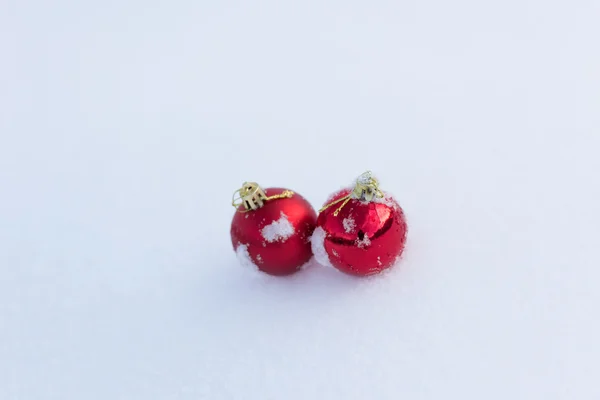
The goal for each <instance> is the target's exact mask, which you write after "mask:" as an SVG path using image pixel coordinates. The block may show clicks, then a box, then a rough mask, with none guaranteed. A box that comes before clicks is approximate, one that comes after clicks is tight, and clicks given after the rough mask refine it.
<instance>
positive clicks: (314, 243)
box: [310, 226, 333, 268]
mask: <svg viewBox="0 0 600 400" xmlns="http://www.w3.org/2000/svg"><path fill="white" fill-rule="evenodd" d="M326 236H327V232H325V230H324V229H323V228H321V227H320V226H318V227H317V228H316V229H315V231H314V233H313V235H312V237H311V239H310V242H311V247H312V251H313V254H314V255H315V260H317V262H318V263H319V264H321V265H323V266H325V267H332V268H333V265H331V261H329V255H328V254H327V251H326V250H325V237H326Z"/></svg>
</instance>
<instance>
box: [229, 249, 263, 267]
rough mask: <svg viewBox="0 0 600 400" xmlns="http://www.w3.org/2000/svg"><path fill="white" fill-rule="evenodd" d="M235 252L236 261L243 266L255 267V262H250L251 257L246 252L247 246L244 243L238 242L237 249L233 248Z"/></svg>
mask: <svg viewBox="0 0 600 400" xmlns="http://www.w3.org/2000/svg"><path fill="white" fill-rule="evenodd" d="M235 254H236V255H237V258H238V261H239V262H240V264H241V265H242V266H244V267H251V268H256V269H258V267H257V266H256V264H254V262H252V258H250V253H248V246H247V245H245V244H239V245H238V247H237V249H236V250H235Z"/></svg>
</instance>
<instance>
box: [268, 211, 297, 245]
mask: <svg viewBox="0 0 600 400" xmlns="http://www.w3.org/2000/svg"><path fill="white" fill-rule="evenodd" d="M295 232H296V230H295V229H294V225H292V223H291V222H290V220H289V219H288V218H287V215H285V214H284V213H283V212H282V213H281V217H280V218H279V219H278V220H277V221H273V222H271V223H270V224H269V225H267V226H265V227H264V228H263V229H262V231H261V234H262V237H263V238H264V239H265V240H266V241H267V242H269V243H272V242H283V243H285V241H286V240H288V239H289V238H290V237H291V236H292V235H293V234H294V233H295Z"/></svg>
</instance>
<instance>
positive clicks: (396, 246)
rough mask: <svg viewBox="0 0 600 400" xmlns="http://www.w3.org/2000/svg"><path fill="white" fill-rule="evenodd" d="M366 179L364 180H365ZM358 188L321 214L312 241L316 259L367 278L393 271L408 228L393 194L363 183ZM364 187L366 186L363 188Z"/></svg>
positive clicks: (346, 191)
mask: <svg viewBox="0 0 600 400" xmlns="http://www.w3.org/2000/svg"><path fill="white" fill-rule="evenodd" d="M363 177H364V175H362V176H361V178H363ZM361 178H359V180H358V181H357V185H356V186H355V187H354V188H348V189H343V190H341V191H339V192H337V193H334V194H333V195H332V196H331V197H330V201H329V202H328V204H327V205H326V206H325V207H324V209H322V210H321V213H320V214H319V217H318V219H317V228H316V229H315V232H314V234H313V237H312V247H313V252H314V254H315V258H316V259H317V261H318V262H319V263H320V264H322V265H331V266H333V267H335V268H337V269H339V270H340V271H342V272H345V273H348V274H351V275H357V276H366V275H374V274H377V273H380V272H381V271H383V270H385V269H387V268H390V267H392V266H393V265H394V264H395V263H396V262H397V260H398V259H399V257H400V256H401V255H402V252H403V251H404V245H405V243H406V234H407V229H408V227H407V224H406V219H405V217H404V213H403V211H402V208H401V207H400V205H399V204H398V203H397V202H396V200H395V199H394V198H393V197H392V196H391V195H389V194H386V193H384V192H381V191H380V190H379V188H378V187H377V181H376V180H375V179H374V178H372V177H371V176H370V175H369V176H368V178H369V179H372V181H370V182H372V183H374V186H372V187H371V190H369V188H368V186H369V185H366V186H365V185H364V182H368V181H367V180H365V179H363V181H362V183H363V184H361V181H360V179H361ZM361 185H362V186H361Z"/></svg>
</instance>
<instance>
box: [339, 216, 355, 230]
mask: <svg viewBox="0 0 600 400" xmlns="http://www.w3.org/2000/svg"><path fill="white" fill-rule="evenodd" d="M342 224H343V225H344V229H345V230H346V233H352V232H354V229H356V221H354V218H352V217H347V218H344V220H343V221H342Z"/></svg>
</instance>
